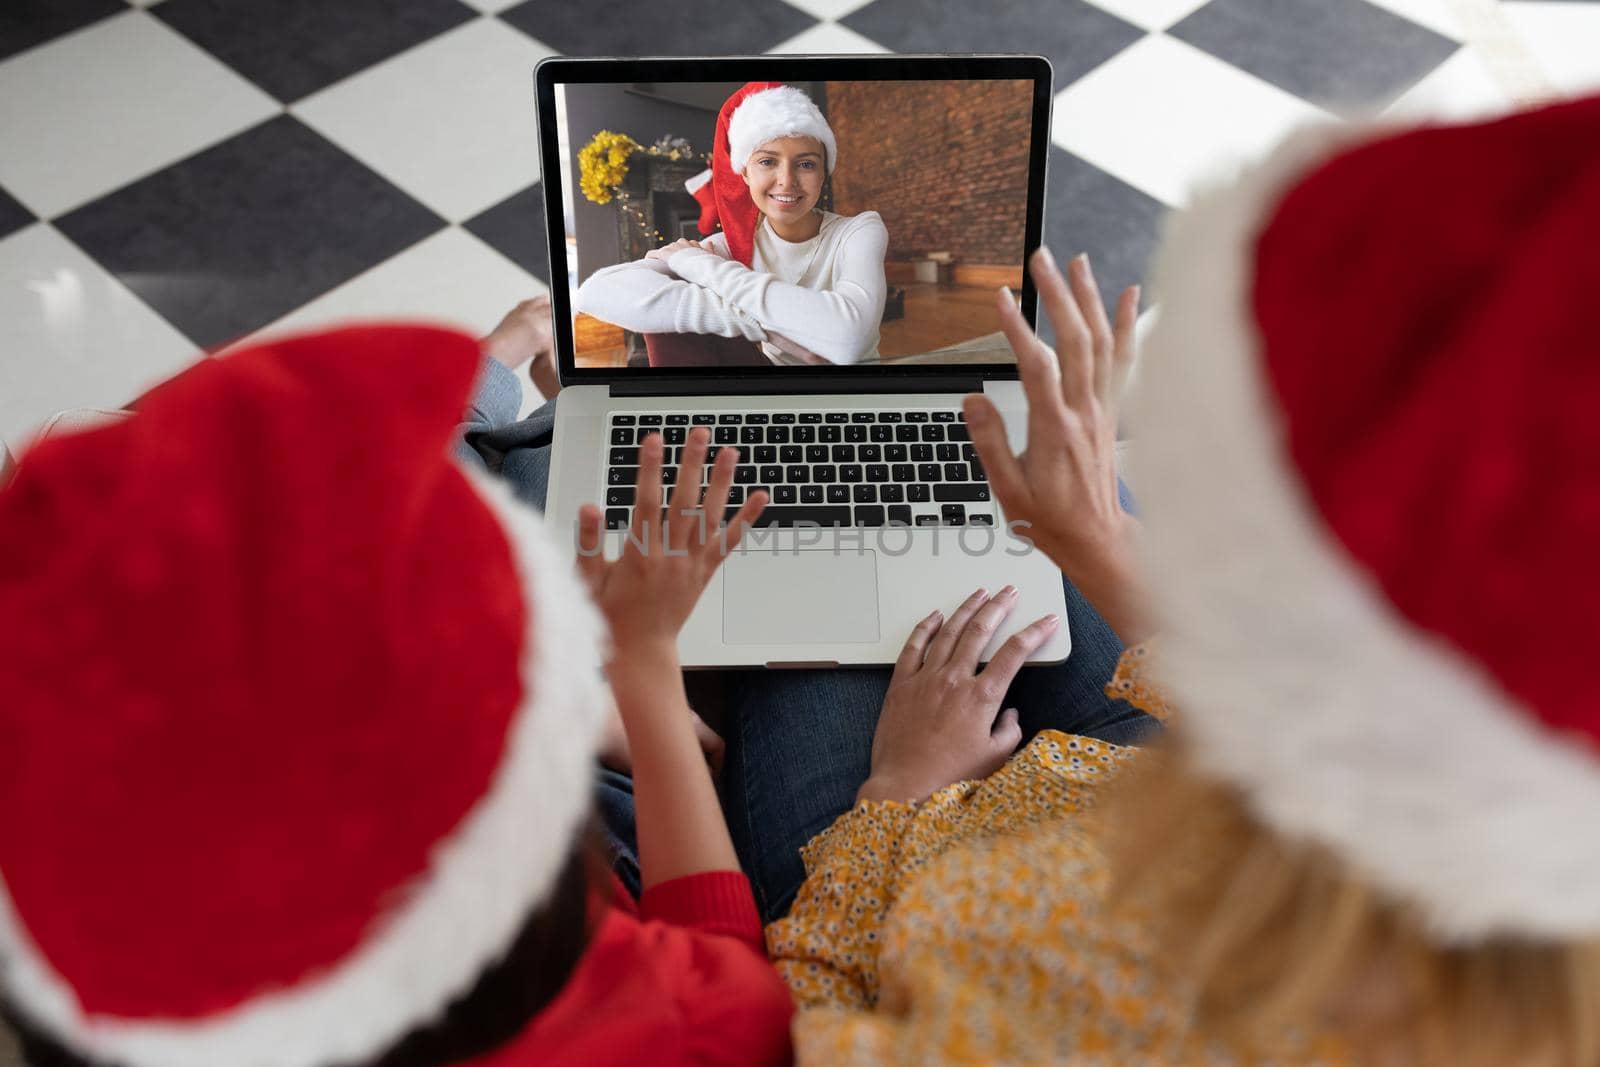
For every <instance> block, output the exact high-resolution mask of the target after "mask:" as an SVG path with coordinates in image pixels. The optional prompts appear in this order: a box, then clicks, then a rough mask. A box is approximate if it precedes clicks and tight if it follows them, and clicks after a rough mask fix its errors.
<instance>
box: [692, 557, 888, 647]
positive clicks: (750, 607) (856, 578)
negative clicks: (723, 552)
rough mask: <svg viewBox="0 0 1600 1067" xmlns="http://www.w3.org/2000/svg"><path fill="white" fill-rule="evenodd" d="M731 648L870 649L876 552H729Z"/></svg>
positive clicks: (874, 634)
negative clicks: (829, 646) (847, 645)
mask: <svg viewBox="0 0 1600 1067" xmlns="http://www.w3.org/2000/svg"><path fill="white" fill-rule="evenodd" d="M722 569H723V575H722V640H723V641H724V642H726V643H727V644H730V645H783V644H839V643H858V642H864V643H875V642H876V641H877V640H878V555H877V553H876V552H872V551H865V552H861V553H856V552H834V551H832V550H828V549H813V550H808V551H803V552H789V551H776V552H768V551H748V552H737V551H736V552H733V553H732V554H730V555H729V556H728V558H727V559H726V560H725V561H724V562H723V564H722Z"/></svg>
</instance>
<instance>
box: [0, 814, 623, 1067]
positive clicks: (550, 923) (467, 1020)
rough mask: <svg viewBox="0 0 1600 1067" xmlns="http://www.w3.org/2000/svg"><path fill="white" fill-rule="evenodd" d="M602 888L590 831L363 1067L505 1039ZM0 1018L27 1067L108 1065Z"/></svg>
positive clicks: (552, 980) (547, 988)
mask: <svg viewBox="0 0 1600 1067" xmlns="http://www.w3.org/2000/svg"><path fill="white" fill-rule="evenodd" d="M609 885H610V875H609V873H608V872H607V869H606V866H605V863H604V861H603V860H602V859H601V858H600V855H599V853H598V852H597V850H596V848H595V845H594V843H593V832H592V831H591V832H590V833H589V834H586V835H584V837H582V838H581V839H580V844H579V846H578V847H577V848H574V849H573V850H572V855H571V856H569V857H568V858H567V864H566V866H565V867H564V868H563V869H562V872H561V875H560V877H559V878H557V880H556V885H555V889H554V892H553V893H552V894H551V897H550V900H549V901H548V902H547V903H546V904H545V906H544V907H542V908H540V909H539V910H538V911H536V912H534V913H533V914H531V915H529V916H528V919H527V921H526V922H525V923H523V924H522V929H521V930H520V931H519V932H518V933H517V936H516V939H515V940H514V941H512V943H511V946H510V948H509V949H508V950H507V951H506V954H505V956H504V957H503V958H502V959H500V960H499V961H497V962H495V963H492V964H490V965H489V966H488V967H486V968H485V969H484V971H483V973H482V974H481V975H479V977H478V981H477V983H476V984H475V985H474V986H473V987H472V989H471V990H469V991H468V992H467V993H466V994H465V995H463V996H462V997H461V998H460V999H458V1000H456V1001H454V1002H452V1003H451V1004H450V1005H449V1007H447V1008H446V1009H445V1012H444V1014H443V1015H442V1016H440V1017H439V1018H438V1019H437V1020H436V1021H434V1022H432V1023H427V1024H424V1025H422V1026H419V1027H417V1028H416V1029H414V1030H412V1031H411V1032H410V1033H408V1034H406V1035H405V1036H404V1037H402V1038H401V1039H400V1040H399V1041H398V1042H396V1043H395V1044H394V1045H393V1046H391V1047H390V1048H389V1050H388V1051H387V1052H384V1053H383V1054H381V1055H380V1056H378V1057H376V1058H375V1059H372V1060H369V1061H367V1063H366V1065H365V1067H443V1065H445V1064H451V1063H459V1062H461V1061H462V1060H469V1059H472V1058H474V1057H476V1056H482V1055H484V1054H485V1053H487V1052H490V1051H492V1050H493V1049H495V1048H497V1047H499V1046H500V1045H503V1044H505V1043H506V1042H507V1041H509V1040H511V1038H513V1037H515V1036H516V1035H517V1034H518V1033H520V1032H521V1031H522V1030H523V1028H524V1027H526V1026H527V1024H528V1020H530V1019H531V1018H533V1016H534V1015H536V1014H538V1013H539V1011H540V1010H541V1009H543V1008H544V1007H545V1005H547V1004H549V1003H550V1001H552V1000H554V999H555V997H556V994H557V993H559V992H561V989H562V987H563V986H565V985H566V983H567V979H568V978H570V977H571V976H572V972H573V970H574V968H576V967H577V965H578V960H579V959H581V958H582V957H583V953H584V950H585V949H586V948H588V945H589V933H590V930H589V914H590V912H589V898H590V888H591V886H593V887H594V888H595V889H596V890H597V891H599V892H601V893H605V892H606V889H607V887H608V886H609ZM0 1018H3V1019H4V1020H5V1021H6V1022H7V1023H9V1024H10V1025H11V1026H12V1027H13V1028H14V1029H15V1030H16V1034H17V1040H18V1042H19V1043H20V1044H21V1045H22V1058H23V1062H24V1063H26V1064H28V1065H29V1067H114V1065H112V1064H109V1063H105V1062H102V1061H99V1060H89V1059H85V1058H83V1057H81V1056H79V1055H77V1054H76V1053H74V1052H72V1051H70V1050H68V1049H67V1048H65V1047H63V1046H62V1045H61V1044H60V1043H58V1042H57V1041H56V1040H55V1039H54V1038H52V1037H50V1036H48V1035H46V1034H45V1033H44V1032H42V1031H41V1030H39V1029H38V1028H37V1027H36V1026H35V1025H34V1024H33V1023H32V1022H31V1021H30V1020H29V1019H28V1017H27V1016H26V1015H25V1014H24V1013H22V1012H20V1011H18V1010H16V1009H15V1007H14V1006H12V1005H10V1004H7V1003H4V1002H3V1001H0ZM330 1067H335V1065H330ZM338 1067H355V1065H338Z"/></svg>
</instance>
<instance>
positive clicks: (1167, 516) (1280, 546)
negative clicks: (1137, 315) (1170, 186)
mask: <svg viewBox="0 0 1600 1067" xmlns="http://www.w3.org/2000/svg"><path fill="white" fill-rule="evenodd" d="M1372 133H1373V131H1371V130H1366V131H1361V130H1354V129H1349V128H1345V129H1339V128H1330V129H1315V130H1308V131H1305V132H1303V133H1302V134H1300V135H1298V136H1296V137H1295V138H1293V139H1291V140H1290V141H1289V143H1287V144H1286V145H1285V146H1284V147H1283V148H1281V149H1280V150H1279V151H1278V152H1277V153H1276V154H1275V156H1274V157H1273V158H1272V159H1271V160H1269V161H1268V162H1267V163H1266V164H1265V165H1264V166H1263V167H1261V168H1260V169H1258V170H1256V171H1254V172H1252V173H1250V174H1248V175H1247V176H1246V177H1245V178H1244V179H1243V180H1241V181H1240V182H1239V183H1238V184H1236V185H1234V186H1233V187H1231V188H1228V189H1224V190H1220V191H1211V192H1208V193H1205V194H1203V195H1201V196H1198V197H1196V198H1195V200H1194V204H1193V206H1192V208H1191V209H1190V210H1188V211H1187V212H1184V213H1182V214H1181V215H1177V216H1174V218H1173V219H1172V221H1171V222H1170V224H1169V229H1168V233H1167V235H1166V239H1165V241H1164V244H1163V250H1162V252H1161V254H1160V256H1159V258H1158V260H1157V264H1156V269H1155V274H1154V279H1153V281H1154V286H1153V288H1154V290H1155V291H1156V292H1157V293H1158V299H1159V300H1160V301H1161V314H1160V316H1159V320H1158V322H1157V323H1156V325H1155V327H1154V328H1153V329H1152V330H1151V333H1150V336H1149V338H1148V343H1147V345H1146V350H1145V353H1144V354H1143V356H1142V357H1141V364H1142V367H1141V372H1140V380H1139V383H1138V387H1137V390H1136V392H1135V395H1134V396H1133V397H1131V403H1130V406H1129V419H1130V426H1131V428H1132V431H1133V435H1134V449H1133V451H1132V453H1131V455H1130V481H1131V483H1132V485H1133V487H1134V489H1135V491H1136V492H1137V494H1138V497H1139V502H1140V508H1141V510H1142V512H1143V514H1144V518H1145V520H1146V522H1145V532H1144V539H1145V546H1144V547H1145V551H1146V558H1147V563H1148V566H1149V568H1150V580H1151V582H1152V586H1153V588H1154V589H1155V591H1156V596H1157V600H1158V604H1157V609H1158V611H1159V612H1160V615H1161V618H1160V624H1161V633H1162V658H1163V669H1164V671H1165V673H1166V676H1167V680H1168V681H1169V682H1170V684H1171V685H1172V687H1173V690H1174V692H1175V694H1176V695H1177V698H1178V700H1179V702H1180V704H1181V706H1182V707H1183V708H1184V723H1185V728H1186V729H1187V732H1188V734H1189V735H1190V737H1191V738H1192V740H1193V742H1194V749H1195V755H1196V758H1197V760H1198V764H1199V767H1200V769H1201V770H1202V771H1204V772H1207V773H1211V774H1214V775H1216V776H1218V777H1220V778H1222V779H1225V780H1227V781H1230V782H1232V783H1234V784H1236V785H1238V786H1240V787H1241V788H1242V789H1243V791H1244V794H1245V795H1246V797H1247V798H1248V802H1249V804H1250V805H1251V808H1252V810H1253V811H1254V813H1255V815H1256V816H1257V817H1258V818H1260V819H1261V820H1262V821H1263V822H1264V823H1266V824H1267V825H1269V826H1271V827H1272V828H1274V829H1275V830H1277V831H1278V832H1280V833H1283V834H1285V835H1287V836H1289V837H1291V838H1298V839H1303V840H1310V841H1312V842H1316V843H1318V844H1321V845H1323V846H1325V847H1327V848H1329V849H1331V850H1332V851H1333V852H1334V853H1336V854H1337V855H1339V856H1341V857H1343V858H1344V859H1346V860H1349V861H1351V862H1352V863H1353V864H1355V865H1356V867H1357V868H1358V869H1361V870H1363V871H1365V872H1366V873H1367V874H1368V876H1370V877H1371V879H1372V880H1373V882H1374V883H1375V885H1376V886H1378V887H1379V888H1380V889H1382V890H1385V891H1387V892H1389V893H1390V894H1392V895H1393V896H1394V897H1395V898H1396V899H1398V900H1400V901H1402V902H1406V903H1408V904H1410V905H1412V906H1413V907H1414V908H1415V909H1416V910H1417V913H1418V914H1419V915H1420V917H1421V918H1422V920H1423V921H1424V922H1425V923H1426V924H1427V925H1428V927H1429V929H1430V930H1431V931H1432V932H1433V933H1434V934H1435V936H1437V937H1439V938H1440V939H1441V940H1443V941H1445V942H1449V943H1458V944H1465V943H1473V942H1478V941H1482V940H1484V939H1486V938H1489V937H1493V936H1497V935H1523V936H1532V937H1544V938H1569V937H1592V936H1594V935H1595V934H1597V933H1600V844H1597V843H1596V838H1595V836H1594V835H1593V834H1592V833H1589V832H1588V831H1587V830H1586V829H1584V828H1585V827H1587V826H1589V825H1590V824H1592V822H1593V821H1594V818H1595V817H1596V815H1600V765H1597V763H1596V761H1595V760H1594V759H1592V758H1590V757H1589V756H1587V755H1585V754H1582V753H1580V752H1579V751H1578V750H1577V748H1576V747H1575V746H1572V745H1567V744H1564V743H1562V742H1561V741H1560V740H1558V739H1557V738H1556V737H1555V736H1554V735H1553V734H1552V733H1551V732H1550V731H1548V730H1546V729H1545V728H1544V727H1543V726H1542V725H1540V724H1539V723H1538V722H1537V720H1535V719H1534V717H1533V716H1532V715H1531V714H1529V713H1528V712H1526V711H1525V710H1523V709H1522V708H1520V707H1518V706H1517V705H1516V704H1514V703H1513V702H1512V700H1511V699H1510V698H1509V697H1508V696H1507V695H1506V694H1505V693H1504V692H1503V691H1502V690H1501V689H1500V688H1499V687H1498V686H1497V685H1496V684H1495V683H1494V681H1493V680H1492V679H1491V678H1490V677H1489V676H1488V675H1487V673H1486V672H1485V671H1484V670H1483V669H1482V668H1481V667H1480V665H1479V664H1477V663H1476V662H1475V661H1473V660H1470V659H1469V658H1467V657H1466V656H1465V655H1464V654H1462V653H1461V652H1459V651H1457V650H1455V649H1454V648H1453V647H1448V646H1446V645H1445V643H1444V642H1442V641H1441V640H1438V639H1436V638H1434V637H1432V636H1430V635H1429V634H1427V633H1425V632H1422V631H1419V630H1418V629H1417V628H1416V627H1415V626H1413V625H1411V624H1410V623H1409V622H1407V621H1406V620H1405V619H1404V618H1402V617H1401V616H1400V615H1399V614H1398V612H1397V611H1396V610H1395V609H1394V607H1393V606H1392V605H1391V604H1390V602H1389V601H1388V600H1386V599H1385V597H1384V595H1383V593H1382V591H1381V590H1380V589H1379V588H1378V587H1377V586H1376V584H1375V583H1374V582H1373V581H1372V580H1371V579H1370V578H1369V577H1368V576H1367V575H1366V574H1365V573H1364V572H1363V571H1362V570H1360V569H1359V567H1358V566H1357V565H1356V564H1355V563H1354V562H1353V561H1352V560H1351V559H1350V558H1349V557H1348V555H1347V554H1346V553H1345V551H1344V550H1343V548H1342V547H1341V546H1340V545H1339V544H1338V543H1336V541H1335V540H1334V539H1333V537H1332V535H1331V534H1330V533H1329V531H1328V530H1327V529H1326V527H1325V525H1324V524H1323V522H1322V520H1321V518H1320V516H1319V515H1318V513H1317V511H1316V509H1315V506H1314V505H1313V504H1312V503H1311V502H1310V501H1309V499H1308V498H1307V496H1306V495H1305V493H1304V491H1303V487H1302V486H1301V484H1300V481H1299V479H1298V477H1297V475H1296V473H1295V470H1294V467H1293V465H1292V462H1291V461H1290V459H1289V458H1288V456H1287V453H1286V448H1285V443H1284V440H1283V435H1282V431H1281V427H1280V420H1279V418H1278V415H1277V411H1276V409H1275V406H1274V402H1273V401H1272V400H1271V399H1270V396H1271V394H1270V392H1269V384H1268V382H1267V380H1266V377H1265V374H1266V372H1265V370H1264V368H1263V365H1262V355H1261V343H1262V342H1261V337H1260V336H1259V334H1258V332H1257V329H1256V325H1255V319H1254V316H1253V314H1252V311H1251V289H1252V284H1253V279H1254V273H1255V270H1254V267H1255V264H1254V245H1255V240H1256V238H1257V236H1258V234H1259V232H1260V231H1261V229H1262V228H1263V227H1264V226H1265V225H1266V223H1267V222H1268V221H1269V220H1270V218H1271V216H1272V212H1273V211H1274V210H1275V206H1276V204H1277V202H1278V200H1279V198H1280V197H1281V195H1282V194H1283V193H1284V192H1286V191H1287V189H1288V187H1289V186H1290V185H1291V184H1292V182H1293V181H1294V180H1295V179H1296V178H1297V177H1298V176H1299V175H1301V174H1302V173H1304V172H1305V171H1306V169H1307V168H1308V166H1309V165H1311V164H1314V163H1316V162H1318V161H1320V160H1322V159H1324V158H1326V157H1328V156H1330V155H1331V154H1332V153H1333V152H1335V151H1336V150H1337V149H1339V148H1342V147H1344V146H1345V145H1347V144H1348V143H1350V142H1353V141H1355V140H1357V139H1358V138H1363V137H1369V136H1372ZM1441 518H1443V517H1441ZM1418 536H1426V534H1425V533H1423V532H1420V531H1419V533H1418ZM1460 577H1461V580H1462V581H1466V582H1470V581H1474V580H1475V579H1476V577H1477V576H1475V575H1471V574H1464V575H1461V576H1460ZM1526 622H1527V620H1511V619H1508V620H1506V625H1507V626H1516V625H1522V624H1525V623H1526Z"/></svg>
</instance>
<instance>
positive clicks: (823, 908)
mask: <svg viewBox="0 0 1600 1067" xmlns="http://www.w3.org/2000/svg"><path fill="white" fill-rule="evenodd" d="M1148 656H1149V653H1148V650H1147V648H1146V647H1144V646H1140V647H1137V648H1133V649H1129V650H1128V651H1127V652H1126V653H1124V654H1123V658H1122V661H1121V663H1120V664H1119V666H1118V670H1117V675H1116V677H1115V678H1114V679H1113V680H1112V682H1111V684H1110V685H1109V686H1107V687H1106V692H1107V693H1108V694H1109V695H1112V696H1116V697H1121V698H1122V699H1125V700H1127V701H1128V702H1129V703H1130V704H1133V705H1134V706H1135V707H1138V708H1141V709H1142V710H1145V711H1147V712H1149V713H1150V714H1152V715H1155V716H1157V717H1158V718H1165V717H1166V713H1167V706H1166V702H1165V700H1164V699H1163V698H1162V695H1161V692H1160V689H1159V687H1157V686H1156V685H1154V684H1153V683H1152V682H1151V681H1150V680H1149V678H1148V673H1147V662H1148ZM1136 754H1137V750H1135V749H1129V748H1119V747H1117V746H1115V745H1108V744H1106V743H1104V742H1101V741H1095V740H1091V739H1089V738H1084V737H1074V736H1069V735H1066V734H1061V733H1057V732H1055V731H1046V732H1044V733H1041V734H1039V736H1038V737H1036V738H1034V740H1033V741H1032V743H1030V744H1029V745H1028V746H1027V747H1026V748H1025V749H1023V750H1022V751H1021V752H1019V753H1018V754H1017V755H1016V756H1014V757H1012V759H1011V761H1010V762H1009V763H1007V764H1006V766H1005V767H1004V768H1002V769H1001V770H1000V771H998V772H997V773H995V774H994V775H992V776H991V777H989V778H988V779H985V780H984V781H981V782H960V783H957V784H955V785H952V786H949V787H948V788H946V789H943V790H941V791H940V792H938V793H935V794H934V795H933V796H932V797H930V798H928V799H927V800H926V801H923V802H922V803H921V804H918V805H915V806H912V805H906V804H899V803H894V802H889V801H883V802H863V803H861V804H858V805H857V806H856V807H855V809H854V810H852V811H850V812H848V813H846V814H845V815H843V816H841V817H840V818H839V819H838V820H837V821H836V822H835V823H834V824H833V825H832V826H831V827H829V828H828V829H827V830H825V831H824V832H822V833H821V834H818V835H817V836H816V837H815V838H813V839H812V840H811V841H810V843H809V844H807V845H806V847H805V849H804V850H803V856H804V858H805V863H806V872H807V878H806V882H805V885H804V886H803V887H802V888H801V890H800V894H799V896H798V897H797V898H796V900H795V904H794V907H793V908H792V909H791V910H790V912H789V915H788V917H787V918H784V919H782V920H780V921H778V922H776V923H773V924H772V925H771V926H769V927H768V928H767V947H768V950H769V951H770V953H771V955H772V959H773V961H774V962H775V964H776V965H777V967H778V970H779V972H780V973H781V974H782V975H783V976H784V978H785V980H786V981H787V982H788V983H789V988H790V991H791V992H792V993H793V994H794V997H795V1000H796V1002H797V1003H798V1005H799V1006H800V1008H801V1009H802V1010H801V1011H800V1013H799V1014H798V1015H797V1016H796V1018H795V1023H794V1040H795V1052H796V1058H797V1060H798V1062H800V1063H801V1064H818V1065H827V1067H834V1065H839V1067H847V1065H853V1064H863V1065H865V1064H873V1065H889V1064H904V1065H908V1067H909V1065H913V1064H914V1065H917V1067H921V1065H924V1064H937V1063H949V1064H979V1063H982V1064H1072V1065H1079V1064H1084V1065H1087V1064H1107V1065H1112V1064H1116V1065H1127V1064H1188V1063H1193V1064H1228V1063H1236V1062H1251V1061H1250V1060H1248V1059H1247V1058H1245V1057H1242V1056H1240V1055H1237V1054H1235V1050H1231V1049H1229V1048H1227V1047H1225V1046H1222V1045H1220V1044H1218V1043H1217V1042H1214V1041H1210V1040H1207V1039H1206V1038H1205V1036H1204V1035H1201V1034H1197V1033H1195V1032H1194V1031H1193V1030H1192V1029H1191V1028H1189V1027H1188V1026H1186V1025H1185V1023H1186V1018H1185V1014H1184V1010H1183V1008H1182V1001H1181V998H1180V997H1178V996H1176V995H1175V994H1174V992H1173V990H1172V987H1171V983H1170V982H1168V981H1167V980H1166V979H1165V978H1163V976H1162V975H1161V974H1160V973H1159V971H1158V970H1157V968H1156V967H1155V966H1153V965H1152V962H1151V961H1152V959H1153V952H1152V947H1151V944H1150V939H1149V936H1148V935H1147V933H1146V932H1145V931H1144V929H1143V928H1142V927H1141V925H1140V924H1139V922H1138V920H1137V919H1136V918H1134V917H1130V916H1122V915H1121V914H1120V913H1119V914H1118V916H1116V917H1112V916H1109V915H1108V914H1107V913H1106V910H1105V908H1104V906H1103V905H1104V901H1105V898H1106V894H1107V892H1108V888H1109V871H1108V869H1107V864H1106V860H1105V857H1104V854H1103V851H1102V849H1101V847H1100V844H1099V842H1100V839H1101V835H1102V834H1105V833H1110V832H1114V828H1113V827H1111V826H1109V825H1108V824H1106V823H1105V822H1104V821H1103V820H1100V819H1098V818H1097V817H1096V815H1095V814H1094V808H1095V802H1096V800H1097V798H1098V797H1099V795H1100V793H1101V792H1102V786H1103V785H1104V784H1105V783H1106V782H1108V781H1110V780H1111V779H1112V778H1113V777H1115V776H1116V774H1117V773H1118V771H1119V769H1120V768H1122V767H1123V766H1125V765H1126V764H1127V763H1128V762H1129V761H1130V760H1132V759H1134V758H1136ZM1282 1051H1283V1053H1284V1054H1283V1055H1282V1056H1277V1057H1275V1058H1276V1059H1277V1060H1278V1061H1280V1062H1294V1063H1338V1062H1343V1057H1342V1056H1341V1055H1339V1053H1338V1051H1337V1049H1336V1048H1334V1047H1333V1046H1332V1045H1330V1044H1328V1043H1327V1042H1321V1041H1317V1042H1297V1043H1296V1044H1295V1045H1294V1047H1293V1049H1292V1050H1290V1049H1285V1050H1282ZM1254 1062H1262V1061H1260V1060H1259V1059H1258V1060H1256V1061H1254ZM1268 1062H1270V1061H1268Z"/></svg>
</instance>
